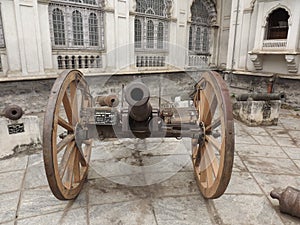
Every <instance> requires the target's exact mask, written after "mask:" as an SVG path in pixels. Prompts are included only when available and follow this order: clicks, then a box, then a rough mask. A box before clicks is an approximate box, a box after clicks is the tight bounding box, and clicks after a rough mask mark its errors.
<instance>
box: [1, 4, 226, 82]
mask: <svg viewBox="0 0 300 225" xmlns="http://www.w3.org/2000/svg"><path fill="white" fill-rule="evenodd" d="M0 2H1V21H0V55H1V67H0V70H1V71H0V80H2V81H6V80H24V79H25V80H26V79H40V78H51V77H56V76H57V74H59V73H60V72H61V71H62V70H64V69H71V68H78V69H81V70H82V71H83V72H84V73H85V74H87V75H90V76H92V75H101V74H115V73H119V74H123V73H124V74H126V73H145V72H146V73H151V72H158V71H159V72H170V71H184V70H199V69H200V70H201V69H206V68H218V69H225V68H226V63H227V49H228V39H229V25H230V14H231V0H187V1H182V0H50V1H48V0H8V1H6V0H5V1H4V0H1V1H0Z"/></svg>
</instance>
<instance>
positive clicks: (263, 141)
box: [252, 135, 277, 146]
mask: <svg viewBox="0 0 300 225" xmlns="http://www.w3.org/2000/svg"><path fill="white" fill-rule="evenodd" d="M252 137H253V138H254V139H255V140H256V141H257V142H258V144H260V145H269V146H277V143H276V142H275V141H274V139H273V138H272V137H269V136H258V135H253V136H252Z"/></svg>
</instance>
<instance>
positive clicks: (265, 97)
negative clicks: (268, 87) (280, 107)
mask: <svg viewBox="0 0 300 225" xmlns="http://www.w3.org/2000/svg"><path fill="white" fill-rule="evenodd" d="M248 99H253V100H254V101H269V100H283V99H285V94H284V93H279V94H276V93H271V94H269V93H251V94H241V95H239V96H237V97H236V100H237V101H247V100H248Z"/></svg>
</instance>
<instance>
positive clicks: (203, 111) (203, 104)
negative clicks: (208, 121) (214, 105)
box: [199, 90, 209, 121]
mask: <svg viewBox="0 0 300 225" xmlns="http://www.w3.org/2000/svg"><path fill="white" fill-rule="evenodd" d="M208 111H209V103H208V101H207V97H206V94H205V91H203V90H201V91H200V105H199V115H200V121H205V117H206V115H207V114H208Z"/></svg>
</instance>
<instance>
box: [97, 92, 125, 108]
mask: <svg viewBox="0 0 300 225" xmlns="http://www.w3.org/2000/svg"><path fill="white" fill-rule="evenodd" d="M96 102H97V103H98V104H99V105H101V106H109V107H116V106H118V104H119V100H118V97H117V96H116V95H106V96H98V97H97V99H96Z"/></svg>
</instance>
